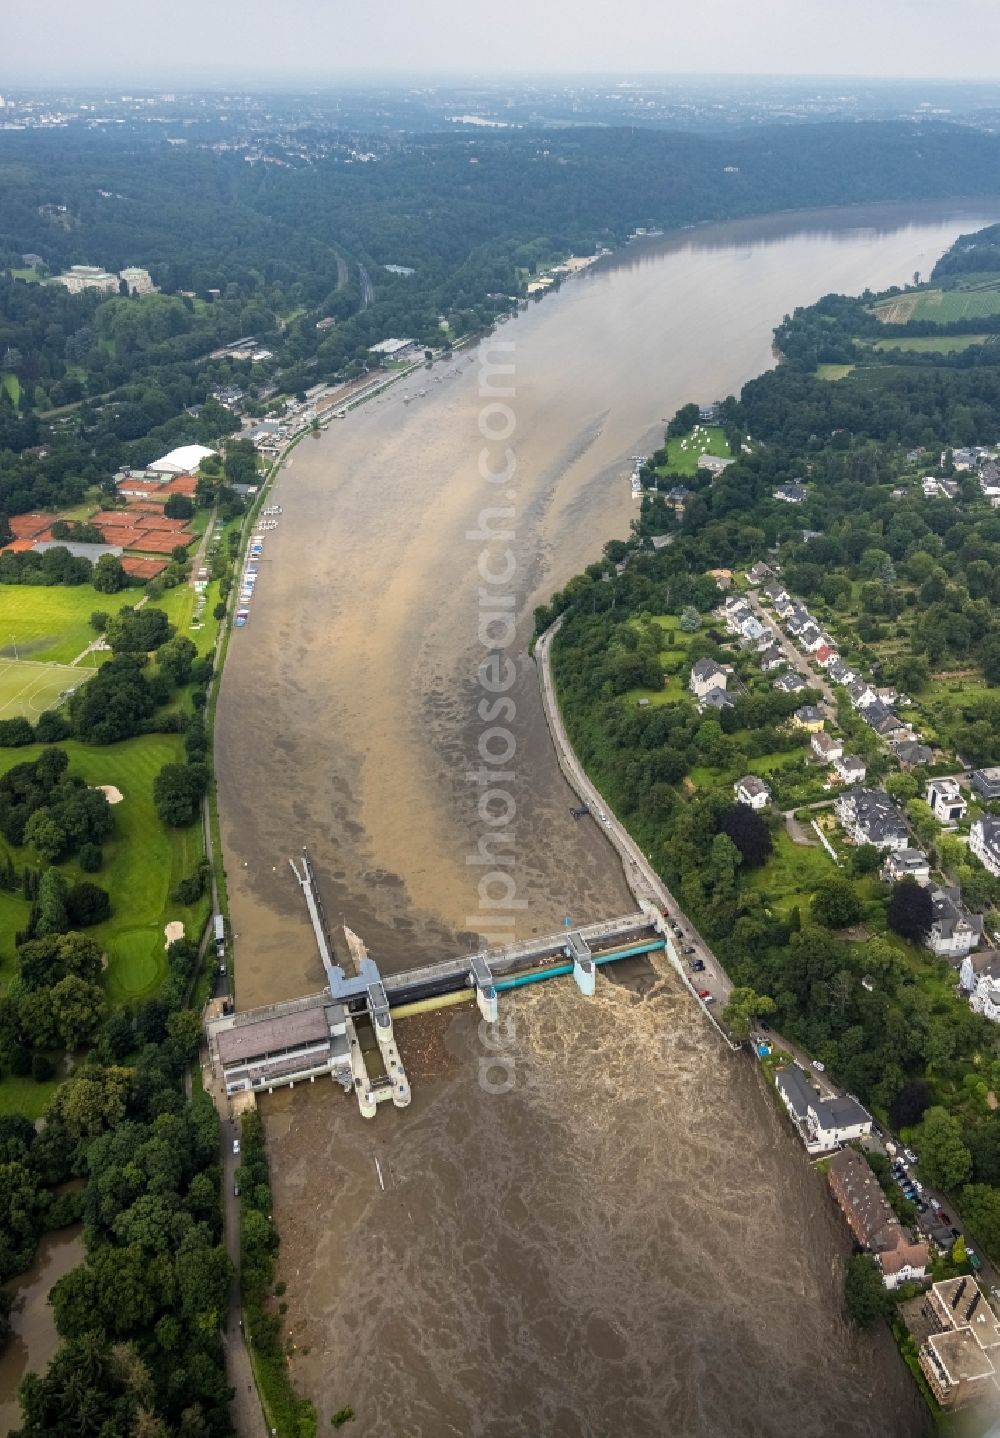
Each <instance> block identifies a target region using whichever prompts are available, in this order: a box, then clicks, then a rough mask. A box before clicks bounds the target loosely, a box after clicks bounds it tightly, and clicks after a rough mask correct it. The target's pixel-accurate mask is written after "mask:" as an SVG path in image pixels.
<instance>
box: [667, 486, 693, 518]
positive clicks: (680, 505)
mask: <svg viewBox="0 0 1000 1438" xmlns="http://www.w3.org/2000/svg"><path fill="white" fill-rule="evenodd" d="M690 498H691V490H690V489H688V488H687V487H686V486H685V485H683V484H675V485H674V487H673V489H668V490H667V503H668V504H669V505H670V506H671V507H672V508H673V511H674V513H675V514H683V513H684V506H685V505H686V504H687V502H688V500H689V499H690Z"/></svg>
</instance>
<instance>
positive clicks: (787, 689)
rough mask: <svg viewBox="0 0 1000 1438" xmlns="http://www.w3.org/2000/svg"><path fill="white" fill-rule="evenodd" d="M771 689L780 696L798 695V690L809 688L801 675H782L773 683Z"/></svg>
mask: <svg viewBox="0 0 1000 1438" xmlns="http://www.w3.org/2000/svg"><path fill="white" fill-rule="evenodd" d="M773 687H774V688H775V689H777V690H778V692H779V693H781V694H798V692H799V690H800V689H808V688H809V687H810V686H809V682H808V680H806V679H803V677H802V675H801V674H782V676H781V678H780V679H776V680H775V681H774V686H773Z"/></svg>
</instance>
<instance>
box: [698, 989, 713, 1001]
mask: <svg viewBox="0 0 1000 1438" xmlns="http://www.w3.org/2000/svg"><path fill="white" fill-rule="evenodd" d="M698 997H699V998H700V999H710V998H711V997H712V995H711V994H710V993H709V991H708V989H699V990H698Z"/></svg>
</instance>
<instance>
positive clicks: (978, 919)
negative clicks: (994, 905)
mask: <svg viewBox="0 0 1000 1438" xmlns="http://www.w3.org/2000/svg"><path fill="white" fill-rule="evenodd" d="M931 902H932V903H933V905H934V918H933V921H932V923H931V929H930V933H929V934H928V935H927V940H926V943H927V947H928V948H929V949H930V951H931V953H932V954H936V955H937V956H938V958H939V959H951V960H954V959H964V958H965V956H966V954H970V953H971V952H972V950H973V949H974V948H975V947H976V946H977V944H978V943H979V940H980V939H981V938H982V933H983V920H982V916H981V915H980V914H968V913H966V911H965V909H964V908H963V907H962V895H961V890H960V889H957V888H950V889H946V888H941V889H931Z"/></svg>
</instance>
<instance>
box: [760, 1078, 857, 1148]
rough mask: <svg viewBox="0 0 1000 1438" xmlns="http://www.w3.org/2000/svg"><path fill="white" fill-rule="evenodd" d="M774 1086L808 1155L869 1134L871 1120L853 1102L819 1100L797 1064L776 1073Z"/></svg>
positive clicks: (847, 1100) (851, 1099)
mask: <svg viewBox="0 0 1000 1438" xmlns="http://www.w3.org/2000/svg"><path fill="white" fill-rule="evenodd" d="M775 1084H776V1086H777V1089H778V1093H779V1094H780V1096H781V1101H782V1103H783V1104H784V1105H785V1108H786V1109H787V1110H788V1113H789V1115H790V1117H791V1120H792V1122H793V1123H794V1124H795V1127H796V1129H797V1130H798V1134H799V1137H800V1138H801V1140H802V1142H803V1143H804V1144H805V1147H806V1151H807V1152H808V1153H828V1152H829V1151H830V1150H831V1149H834V1148H836V1147H837V1145H838V1144H841V1143H848V1142H850V1140H851V1139H852V1138H861V1137H862V1136H863V1135H864V1134H866V1133H871V1128H872V1116H871V1114H870V1113H868V1111H867V1110H866V1109H864V1108H862V1106H861V1104H859V1103H858V1101H857V1099H856V1098H851V1097H849V1096H848V1097H843V1098H841V1097H836V1098H822V1097H821V1096H820V1095H819V1094H818V1093H817V1092H816V1090H815V1089H814V1088H813V1086H812V1084H811V1083H810V1082H809V1080H808V1079H807V1078H806V1076H805V1074H804V1073H803V1072H802V1070H801V1069H800V1068H799V1067H798V1065H797V1064H789V1065H788V1067H787V1068H783V1069H779V1070H778V1072H777V1075H776V1076H775Z"/></svg>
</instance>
